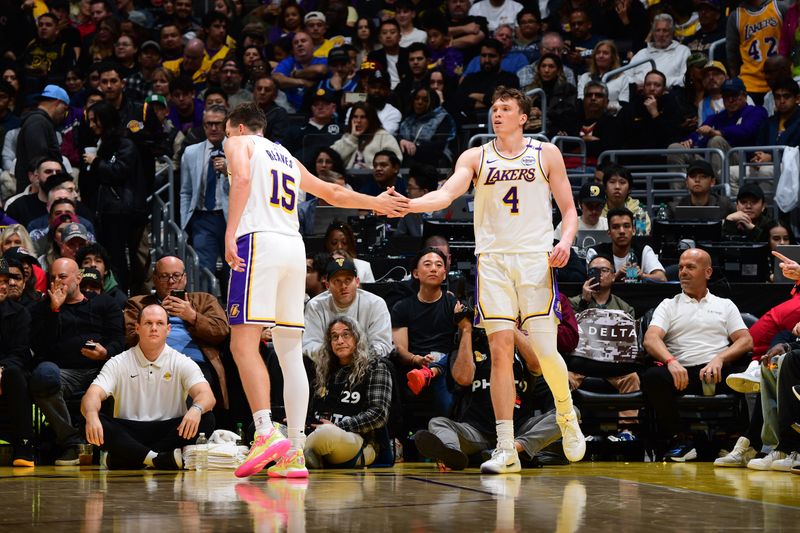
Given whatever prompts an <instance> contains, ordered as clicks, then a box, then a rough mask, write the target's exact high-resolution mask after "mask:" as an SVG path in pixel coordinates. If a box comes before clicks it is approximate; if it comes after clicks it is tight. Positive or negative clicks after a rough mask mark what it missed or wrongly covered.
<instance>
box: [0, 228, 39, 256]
mask: <svg viewBox="0 0 800 533" xmlns="http://www.w3.org/2000/svg"><path fill="white" fill-rule="evenodd" d="M12 235H17V236H19V240H21V241H22V247H23V248H25V249H26V250H28V251H29V252H33V241H32V240H31V236H30V234H29V233H28V230H26V229H25V226H23V225H22V224H10V225H8V226H6V227H5V228H3V231H2V232H0V248H3V247H4V246H5V242H6V239H8V238H9V237H11V236H12ZM3 252H5V249H3ZM0 255H2V254H0Z"/></svg>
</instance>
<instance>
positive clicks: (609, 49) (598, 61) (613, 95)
mask: <svg viewBox="0 0 800 533" xmlns="http://www.w3.org/2000/svg"><path fill="white" fill-rule="evenodd" d="M619 66H620V61H619V53H618V52H617V45H616V44H614V41H611V40H605V41H600V42H599V43H597V44H596V45H595V46H594V50H592V57H591V58H590V60H589V69H588V70H587V71H586V72H584V73H583V74H581V75H580V77H579V78H578V98H583V93H584V91H585V90H586V85H587V84H588V83H589V82H590V81H599V82H602V83H605V85H606V87H607V92H608V95H607V96H608V104H607V105H608V110H609V111H611V113H612V114H614V115H616V114H617V113H618V112H619V110H620V108H621V107H622V104H624V103H626V102H628V101H629V100H630V88H629V85H628V77H627V76H626V75H625V73H622V74H617V75H616V76H614V77H613V78H611V79H610V80H608V81H607V82H603V81H602V80H603V76H604V75H605V74H606V73H607V72H610V71H612V70H614V69H616V68H619Z"/></svg>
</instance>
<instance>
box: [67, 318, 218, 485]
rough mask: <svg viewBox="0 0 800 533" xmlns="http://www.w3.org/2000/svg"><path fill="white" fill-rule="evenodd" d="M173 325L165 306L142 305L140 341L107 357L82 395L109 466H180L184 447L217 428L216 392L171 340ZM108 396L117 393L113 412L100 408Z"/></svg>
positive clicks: (93, 436)
mask: <svg viewBox="0 0 800 533" xmlns="http://www.w3.org/2000/svg"><path fill="white" fill-rule="evenodd" d="M169 330H170V325H169V318H168V317H167V312H166V311H165V310H164V308H163V307H161V306H159V305H149V306H147V307H145V308H144V309H142V312H141V314H140V315H139V320H138V322H137V324H136V333H137V334H138V335H139V343H138V344H137V345H136V346H134V347H133V348H131V349H129V350H126V351H124V352H122V353H121V354H119V355H117V356H115V357H112V358H111V359H109V360H108V361H107V362H106V364H105V365H104V366H103V369H102V370H101V371H100V373H99V374H98V375H97V378H95V380H94V382H93V383H92V384H91V386H90V387H89V390H87V391H86V394H85V395H84V397H83V400H82V402H81V412H82V413H83V416H84V417H85V418H86V440H87V441H89V442H90V443H91V444H94V445H96V446H102V447H103V448H104V449H105V450H107V451H108V461H107V464H108V467H109V468H110V469H135V468H142V467H144V466H149V467H153V468H157V469H159V470H177V469H180V468H181V467H182V465H183V461H182V458H181V447H183V446H185V445H187V444H192V443H193V442H194V440H195V439H196V437H197V434H198V431H202V432H204V433H205V434H206V435H211V432H212V431H213V430H214V415H213V414H212V413H211V409H212V408H213V407H214V402H215V400H214V393H213V392H211V387H210V386H209V385H208V382H207V381H206V379H205V378H204V377H203V372H202V371H201V370H200V367H199V366H197V363H195V362H194V361H192V360H191V359H190V358H189V357H187V356H185V355H183V354H182V353H180V352H177V351H175V350H173V349H172V348H170V347H169V346H167V344H166V342H167V335H168V334H169ZM187 395H188V396H190V397H191V398H192V405H191V407H190V408H188V409H187V407H186V396H187ZM108 396H113V397H114V417H113V418H111V417H109V416H106V415H105V414H104V413H100V405H101V403H102V402H103V400H105V399H106V398H107V397H108Z"/></svg>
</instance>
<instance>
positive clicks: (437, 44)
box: [425, 16, 464, 78]
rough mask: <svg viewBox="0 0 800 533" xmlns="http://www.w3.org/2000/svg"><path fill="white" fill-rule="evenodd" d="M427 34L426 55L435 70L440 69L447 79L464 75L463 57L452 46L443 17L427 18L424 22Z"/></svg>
mask: <svg viewBox="0 0 800 533" xmlns="http://www.w3.org/2000/svg"><path fill="white" fill-rule="evenodd" d="M425 29H426V30H427V32H428V41H427V44H428V54H429V57H430V61H431V63H432V64H433V65H434V66H435V68H439V69H441V72H443V73H444V74H445V75H446V76H447V77H448V78H460V77H461V75H462V74H463V73H464V55H463V54H462V53H461V50H459V49H457V48H456V47H454V46H452V45H451V43H452V42H453V41H452V39H451V38H450V36H449V35H448V33H447V21H446V20H444V18H443V17H439V16H429V17H428V19H427V20H426V22H425Z"/></svg>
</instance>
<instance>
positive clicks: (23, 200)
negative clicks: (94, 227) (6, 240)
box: [6, 158, 93, 227]
mask: <svg viewBox="0 0 800 533" xmlns="http://www.w3.org/2000/svg"><path fill="white" fill-rule="evenodd" d="M36 163H38V164H36ZM34 165H35V166H34V168H35V170H34V171H33V172H32V173H30V179H31V192H30V193H28V194H25V195H23V196H19V197H17V198H16V199H15V200H11V201H9V203H7V204H6V212H7V214H8V216H10V217H11V218H13V219H14V220H16V221H17V222H19V223H20V224H22V225H23V226H26V227H27V225H28V224H30V223H31V222H32V221H34V220H36V219H39V218H41V217H45V218H46V217H47V214H48V213H49V212H50V209H49V206H48V205H47V203H48V197H47V195H48V193H49V192H50V191H51V190H54V189H65V190H67V191H69V193H70V196H69V198H70V199H71V200H73V201H75V202H76V204H75V205H76V208H77V209H76V211H77V213H78V215H80V216H82V217H83V218H84V219H86V220H93V216H92V215H93V213H92V210H91V208H90V207H89V206H87V205H84V204H83V203H82V202H77V200H78V195H77V186H76V185H75V179H74V178H73V177H72V176H71V175H70V174H68V173H66V172H64V171H63V166H62V164H61V161H59V160H56V159H54V158H43V159H38V160H36V161H34ZM51 180H52V181H51ZM44 225H45V226H46V225H47V223H45V224H44ZM41 226H42V225H41V224H38V225H37V227H41Z"/></svg>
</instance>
